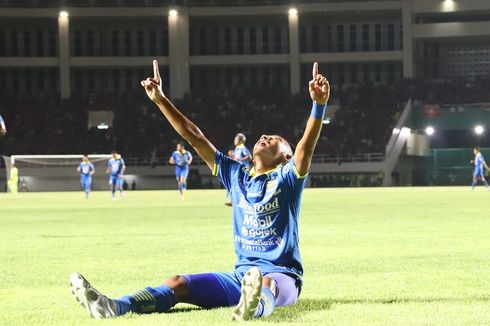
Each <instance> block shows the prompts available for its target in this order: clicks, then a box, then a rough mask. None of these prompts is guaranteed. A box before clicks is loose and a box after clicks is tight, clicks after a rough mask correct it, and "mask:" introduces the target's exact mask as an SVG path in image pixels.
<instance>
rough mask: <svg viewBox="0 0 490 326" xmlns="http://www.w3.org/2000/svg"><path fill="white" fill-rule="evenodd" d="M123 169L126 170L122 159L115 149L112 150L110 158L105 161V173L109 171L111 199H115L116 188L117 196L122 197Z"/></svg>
mask: <svg viewBox="0 0 490 326" xmlns="http://www.w3.org/2000/svg"><path fill="white" fill-rule="evenodd" d="M124 170H126V165H125V164H124V159H123V158H122V157H121V155H119V154H118V153H117V152H116V151H112V158H111V159H110V160H109V162H108V163H107V170H106V173H110V176H109V185H110V186H111V192H112V200H116V190H119V198H120V199H122V198H123V183H124Z"/></svg>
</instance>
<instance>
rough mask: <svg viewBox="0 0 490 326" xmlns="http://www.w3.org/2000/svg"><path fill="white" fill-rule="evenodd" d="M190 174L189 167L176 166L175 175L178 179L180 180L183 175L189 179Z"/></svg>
mask: <svg viewBox="0 0 490 326" xmlns="http://www.w3.org/2000/svg"><path fill="white" fill-rule="evenodd" d="M188 175H189V168H188V167H185V168H180V167H179V168H175V177H176V178H177V180H179V179H180V178H182V177H183V178H186V179H187V176H188Z"/></svg>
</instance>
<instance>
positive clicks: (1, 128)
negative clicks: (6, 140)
mask: <svg viewBox="0 0 490 326" xmlns="http://www.w3.org/2000/svg"><path fill="white" fill-rule="evenodd" d="M5 134H7V127H6V126H5V121H3V118H2V115H1V114H0V136H4V135H5Z"/></svg>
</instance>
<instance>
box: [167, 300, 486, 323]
mask: <svg viewBox="0 0 490 326" xmlns="http://www.w3.org/2000/svg"><path fill="white" fill-rule="evenodd" d="M467 300H468V298H464V299H463V298H444V297H420V298H386V299H333V298H325V299H308V298H305V299H299V300H298V302H297V303H296V304H294V305H291V306H285V307H277V308H276V310H275V312H274V313H273V314H272V315H271V316H270V317H268V319H267V320H268V321H271V322H274V321H275V322H279V321H285V320H289V321H291V320H295V319H298V318H301V317H302V316H303V315H305V314H307V313H309V312H313V311H322V310H330V309H331V307H332V305H336V304H337V305H342V304H386V305H389V304H397V303H409V302H413V303H424V302H425V303H434V302H461V301H467ZM471 300H476V301H484V302H490V297H475V298H471ZM230 308H231V307H230ZM202 309H203V308H199V307H182V308H179V307H177V308H173V309H171V310H169V311H168V312H167V313H186V312H193V311H199V310H202Z"/></svg>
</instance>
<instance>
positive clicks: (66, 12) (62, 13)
mask: <svg viewBox="0 0 490 326" xmlns="http://www.w3.org/2000/svg"><path fill="white" fill-rule="evenodd" d="M60 17H61V18H67V17H68V11H65V10H63V11H60Z"/></svg>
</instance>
